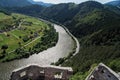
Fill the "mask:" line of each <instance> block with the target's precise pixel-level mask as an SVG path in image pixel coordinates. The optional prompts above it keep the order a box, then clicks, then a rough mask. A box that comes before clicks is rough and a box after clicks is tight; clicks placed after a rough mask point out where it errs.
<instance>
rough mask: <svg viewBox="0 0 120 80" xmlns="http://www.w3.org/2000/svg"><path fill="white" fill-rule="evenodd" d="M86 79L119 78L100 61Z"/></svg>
mask: <svg viewBox="0 0 120 80" xmlns="http://www.w3.org/2000/svg"><path fill="white" fill-rule="evenodd" d="M86 80H120V76H119V75H118V74H117V73H115V72H114V71H113V70H111V69H110V68H109V67H107V66H106V65H104V64H103V63H100V64H99V65H98V66H97V67H96V68H95V69H94V70H93V71H92V72H91V73H90V75H89V76H88V77H87V78H86Z"/></svg>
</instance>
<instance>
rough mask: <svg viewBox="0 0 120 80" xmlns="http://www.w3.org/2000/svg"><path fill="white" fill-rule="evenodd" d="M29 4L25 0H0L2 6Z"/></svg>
mask: <svg viewBox="0 0 120 80" xmlns="http://www.w3.org/2000/svg"><path fill="white" fill-rule="evenodd" d="M28 5H31V3H30V2H28V1H27V0H0V6H2V7H23V6H28Z"/></svg>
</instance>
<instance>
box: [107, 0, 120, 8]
mask: <svg viewBox="0 0 120 80" xmlns="http://www.w3.org/2000/svg"><path fill="white" fill-rule="evenodd" d="M106 4H107V5H113V6H117V7H120V0H116V1H111V2H108V3H106Z"/></svg>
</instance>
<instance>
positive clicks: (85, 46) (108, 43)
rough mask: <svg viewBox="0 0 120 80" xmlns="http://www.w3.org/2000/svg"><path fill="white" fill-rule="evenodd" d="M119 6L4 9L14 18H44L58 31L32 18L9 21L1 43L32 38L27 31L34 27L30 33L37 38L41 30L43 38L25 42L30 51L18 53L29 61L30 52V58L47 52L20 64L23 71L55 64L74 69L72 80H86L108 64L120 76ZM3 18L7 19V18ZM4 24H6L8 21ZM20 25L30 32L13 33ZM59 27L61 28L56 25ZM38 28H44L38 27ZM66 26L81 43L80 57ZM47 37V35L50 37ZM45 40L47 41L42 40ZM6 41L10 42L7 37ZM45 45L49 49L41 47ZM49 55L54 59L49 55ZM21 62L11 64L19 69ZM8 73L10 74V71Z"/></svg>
mask: <svg viewBox="0 0 120 80" xmlns="http://www.w3.org/2000/svg"><path fill="white" fill-rule="evenodd" d="M27 1H31V0H27ZM32 3H33V2H32ZM119 3H120V1H119V0H115V1H111V2H108V3H104V4H103V3H100V2H97V1H85V2H82V3H80V4H75V3H60V4H52V5H51V6H45V5H34V4H33V5H26V6H22V7H18V6H17V7H6V6H2V8H3V9H5V11H8V12H10V13H8V12H4V11H3V12H4V14H6V13H7V14H8V15H10V14H11V13H14V15H16V14H15V13H19V14H24V15H29V16H33V17H36V18H38V19H39V18H40V19H43V20H48V21H50V22H53V23H54V28H55V29H56V30H54V28H53V25H50V24H44V22H42V21H38V22H37V20H36V19H34V20H32V19H33V17H29V18H25V19H21V20H19V19H18V20H17V19H16V20H14V19H13V18H9V20H10V21H9V23H8V24H10V26H9V27H10V28H7V27H8V26H7V27H5V25H4V28H3V27H1V33H0V35H1V36H2V37H0V39H1V41H2V40H3V39H2V38H4V37H5V34H8V33H9V34H10V35H11V36H10V37H13V39H15V40H16V42H17V41H18V40H17V39H18V38H19V36H22V38H21V39H20V41H21V40H22V39H23V38H24V36H25V35H32V34H30V33H31V32H30V30H27V29H29V28H30V26H29V25H30V24H31V26H33V27H31V28H30V29H32V31H33V34H34V31H35V32H36V31H37V30H38V29H40V30H41V29H42V32H41V33H39V36H37V37H34V38H33V39H32V40H28V41H26V42H23V41H22V42H23V43H22V46H23V47H26V48H25V49H17V50H16V52H18V53H19V54H20V55H21V54H22V53H23V52H24V50H25V53H23V56H24V55H25V57H28V50H30V52H31V53H30V55H31V54H33V53H36V52H37V53H39V52H41V51H42V50H45V49H47V50H46V51H45V52H44V51H43V52H41V53H44V54H41V53H40V54H34V55H32V56H30V57H29V58H27V59H21V60H17V61H18V62H19V63H20V64H17V67H21V66H23V65H25V64H30V63H37V64H40V65H44V64H53V65H57V66H59V65H60V66H64V67H72V68H73V73H74V75H73V76H72V77H71V78H70V80H85V78H86V77H87V76H88V75H89V74H90V73H91V71H92V70H93V69H94V68H95V67H96V66H97V65H98V64H99V63H104V64H105V65H107V66H108V67H110V68H111V69H112V70H114V71H115V72H116V73H119V72H120V8H119ZM3 9H2V10H3ZM0 15H1V16H2V17H3V14H0ZM2 17H1V18H2ZM3 18H4V17H3ZM17 18H18V16H17ZM27 19H28V20H27ZM2 21H3V20H2ZM16 21H18V23H16ZM31 22H32V23H31ZM36 22H37V23H39V22H40V24H36ZM2 23H4V21H3V22H2ZM11 23H12V25H11ZM20 23H21V26H22V28H27V29H26V30H22V31H20V30H19V29H18V28H15V29H12V28H13V25H16V26H19V24H20ZM55 23H56V24H58V25H56V24H55ZM1 25H2V24H1ZM26 25H27V27H26ZM38 25H41V26H40V27H38ZM59 25H61V26H59ZM43 26H44V27H43ZM50 26H52V27H50ZM63 26H65V27H66V28H67V29H68V30H69V31H70V34H71V35H74V36H75V37H76V39H77V43H80V50H79V51H77V50H76V51H77V54H76V55H74V54H73V53H75V46H77V45H75V39H72V38H71V37H70V36H71V35H70V34H69V31H68V33H67V34H66V31H67V29H65V28H64V27H63ZM62 27H63V28H62ZM34 28H35V29H34ZM11 29H12V30H11ZM64 29H65V30H64ZM4 30H6V31H7V33H6V32H4ZM46 30H47V31H46ZM56 31H57V32H58V33H59V38H58V36H57V35H58V33H56ZM24 32H26V33H25V35H21V34H22V33H24ZM17 33H18V34H17ZM3 35H4V36H3ZM45 35H47V37H46V36H45ZM74 36H73V37H74ZM42 37H44V38H43V39H41V38H42ZM48 37H49V38H48ZM39 38H40V40H39ZM51 38H52V39H51ZM57 38H58V40H57ZM27 39H28V38H27ZM5 40H7V39H6V37H5ZM25 40H26V39H25ZM37 40H39V41H38V43H39V44H38V45H36V46H34V48H33V49H32V50H31V46H32V45H34V44H35V43H37V42H36V41H37ZM42 40H43V41H42ZM57 41H58V43H57V44H56V46H55V43H56V42H57ZM59 41H60V43H59ZM7 42H8V41H7ZM31 42H32V43H33V44H32V43H31ZM34 42H35V43H34ZM41 42H43V43H41ZM44 42H45V43H44ZM2 43H3V42H2ZM10 43H11V42H10ZM17 43H18V42H17ZM17 43H16V44H17ZM50 43H53V44H50ZM0 44H1V43H0ZM12 44H13V43H12ZM29 44H30V45H29ZM41 44H42V45H46V46H41ZM2 45H3V44H1V47H2ZM15 46H20V45H18V44H17V45H15ZM48 46H51V47H52V46H55V47H52V48H49V47H48ZM23 47H22V48H23ZM77 47H78V46H77ZM3 48H5V49H3ZM3 48H1V49H2V50H1V51H2V52H4V51H8V52H9V51H12V50H13V49H12V50H10V49H8V48H9V47H6V45H4V46H3ZM11 48H12V47H11ZM48 48H49V49H48ZM16 52H15V53H16ZM15 53H13V54H15ZM49 53H50V54H51V55H48V54H49ZM26 54H27V56H26ZM7 55H8V54H7ZM20 55H19V56H18V58H21V56H20ZM1 56H2V57H4V55H3V54H1ZM14 56H15V55H14ZM11 57H13V56H11ZM11 57H9V58H11ZM53 57H54V58H53ZM9 58H8V57H5V58H3V59H1V62H2V61H3V62H4V60H7V59H9ZM28 60H30V61H31V60H33V61H31V62H29V61H28ZM8 61H9V60H8ZM17 61H15V64H14V61H13V63H12V62H10V63H8V64H10V65H13V66H15V67H14V68H17V67H16V63H17ZM21 61H23V63H21ZM24 62H25V63H24ZM11 63H12V64H11ZM22 64H23V65H22ZM19 65H20V66H19ZM6 66H7V63H5V64H4V63H3V66H2V67H1V70H2V68H4V67H6ZM7 70H8V71H9V68H8V69H7ZM10 70H13V68H10ZM3 72H4V73H5V72H6V70H5V71H4V70H3ZM9 72H11V71H9ZM0 76H5V75H0ZM3 79H4V78H3Z"/></svg>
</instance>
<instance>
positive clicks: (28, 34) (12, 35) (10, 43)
mask: <svg viewBox="0 0 120 80" xmlns="http://www.w3.org/2000/svg"><path fill="white" fill-rule="evenodd" d="M9 19H10V20H11V21H10V22H11V23H10V22H9V21H7V20H9ZM3 21H5V23H4V22H3ZM8 25H9V26H10V27H9V26H8ZM2 27H7V28H5V29H3V28H2ZM0 30H1V31H2V32H0V57H2V59H0V61H4V60H5V59H8V58H9V59H13V58H15V57H16V56H18V55H17V54H15V52H14V51H15V50H16V49H19V48H25V49H26V50H28V49H31V48H33V46H35V45H36V44H37V43H39V42H40V41H41V38H42V37H43V36H44V35H45V33H46V32H48V31H49V30H50V27H49V26H48V24H46V23H44V22H42V21H40V20H38V19H36V18H33V17H30V16H25V15H20V14H12V15H5V14H3V13H0ZM3 46H7V49H3V48H2V47H3Z"/></svg>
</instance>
